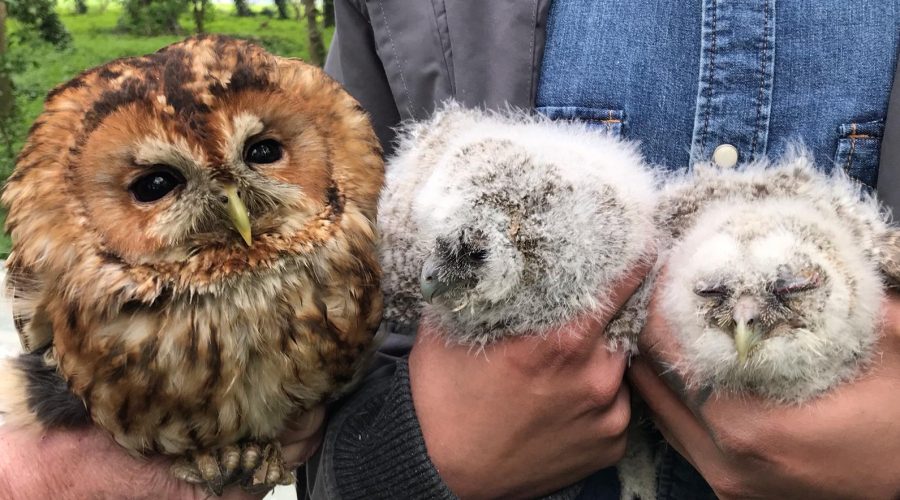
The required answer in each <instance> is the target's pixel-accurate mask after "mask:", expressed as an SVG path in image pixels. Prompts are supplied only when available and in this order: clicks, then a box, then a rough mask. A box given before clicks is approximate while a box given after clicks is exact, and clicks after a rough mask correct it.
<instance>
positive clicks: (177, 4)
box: [119, 0, 189, 35]
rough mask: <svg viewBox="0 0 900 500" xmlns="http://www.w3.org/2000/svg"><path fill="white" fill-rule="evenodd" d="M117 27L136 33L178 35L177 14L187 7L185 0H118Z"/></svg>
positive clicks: (180, 32)
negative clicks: (118, 16) (120, 10)
mask: <svg viewBox="0 0 900 500" xmlns="http://www.w3.org/2000/svg"><path fill="white" fill-rule="evenodd" d="M120 1H121V2H122V16H121V17H120V18H119V28H121V29H123V30H125V31H128V32H131V33H134V34H138V35H160V34H172V35H180V34H182V33H183V32H184V30H183V29H182V28H181V25H180V24H178V16H180V15H181V14H183V13H184V12H185V11H186V10H187V9H188V5H189V2H187V1H186V0H120Z"/></svg>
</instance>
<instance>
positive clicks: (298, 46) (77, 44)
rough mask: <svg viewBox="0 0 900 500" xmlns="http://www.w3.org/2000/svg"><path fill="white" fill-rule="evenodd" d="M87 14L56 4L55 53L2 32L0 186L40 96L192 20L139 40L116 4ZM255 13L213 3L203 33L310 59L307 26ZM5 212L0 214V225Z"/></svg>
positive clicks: (11, 25) (327, 31)
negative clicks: (9, 91) (5, 100)
mask: <svg viewBox="0 0 900 500" xmlns="http://www.w3.org/2000/svg"><path fill="white" fill-rule="evenodd" d="M87 3H88V13H87V14H81V15H79V14H75V5H74V3H73V1H72V0H68V1H60V2H59V3H58V5H57V9H56V11H57V13H58V14H59V16H60V19H61V20H62V23H63V24H64V25H65V27H66V29H67V30H68V31H69V33H71V35H72V42H71V44H70V45H69V47H67V48H64V49H59V48H57V47H55V46H53V45H51V44H49V43H45V42H39V41H34V40H30V41H28V42H27V43H26V42H22V41H20V40H19V38H20V37H19V36H18V35H21V34H22V33H20V30H22V29H23V28H22V26H21V25H20V23H19V22H17V21H16V20H15V19H8V20H7V22H6V28H7V32H8V35H9V40H10V43H9V49H8V51H9V52H8V57H7V59H8V61H9V67H10V68H11V71H10V73H11V76H12V80H13V84H14V86H15V89H14V92H13V93H14V95H15V99H16V107H17V108H18V110H17V115H16V116H15V118H14V119H13V120H12V121H11V123H10V126H9V128H8V129H7V130H6V131H4V130H0V147H2V149H3V151H2V154H0V182H4V181H5V180H6V178H7V177H8V176H9V173H10V172H11V171H12V168H13V164H14V161H13V159H14V157H15V154H17V152H18V150H19V149H21V147H22V143H23V141H24V139H25V135H26V133H27V131H28V127H29V126H30V125H31V123H32V122H33V121H34V119H35V118H36V117H37V116H38V114H40V112H41V109H42V106H43V101H44V96H45V95H46V94H47V92H48V91H49V90H50V89H52V88H53V87H54V86H56V85H57V84H59V83H62V82H65V81H67V80H69V79H70V78H72V77H73V76H75V75H77V74H78V73H80V72H81V71H83V70H84V69H87V68H90V67H93V66H96V65H99V64H102V63H104V62H106V61H109V60H111V59H115V58H118V57H125V56H133V55H141V54H146V53H149V52H153V51H155V50H157V49H159V48H160V47H163V46H165V45H168V44H170V43H173V42H176V41H178V40H180V39H182V38H184V37H186V36H190V35H191V34H193V30H194V22H193V18H192V17H191V15H190V12H188V13H186V14H185V15H183V16H182V17H181V18H180V25H181V26H182V27H183V32H182V33H181V34H179V35H161V36H137V35H133V34H129V33H126V32H123V30H121V29H120V28H118V26H117V24H118V20H119V17H120V16H121V14H122V8H121V5H120V4H119V3H118V2H115V1H111V2H101V3H104V4H106V9H105V10H104V11H102V12H101V11H100V5H99V4H98V3H96V2H91V1H88V2H87ZM249 3H250V4H251V8H252V9H253V11H254V13H255V15H254V16H252V17H238V16H236V15H235V11H234V4H233V3H232V2H214V3H212V4H211V5H210V6H209V7H208V8H211V9H212V15H211V16H209V18H208V20H207V22H206V26H205V31H206V32H207V33H221V34H226V35H231V36H235V37H240V38H247V39H251V40H255V41H256V42H258V43H260V44H261V45H263V46H265V47H266V48H267V49H268V50H270V51H271V52H273V53H275V54H278V55H282V56H288V57H299V58H302V59H308V55H309V48H308V42H307V29H306V22H305V20H304V19H303V18H302V17H301V18H300V19H297V18H296V12H295V11H293V10H291V18H290V19H278V18H277V16H276V15H275V7H274V6H273V5H272V2H269V1H260V0H257V1H250V2H249ZM333 31H334V30H333V28H323V36H324V39H325V46H326V47H327V46H328V44H329V43H330V41H331V36H332V34H333ZM2 219H5V212H4V211H2V210H0V222H2ZM8 252H9V240H8V238H7V236H6V234H5V233H2V234H0V257H4V256H5V255H6V254H7V253H8Z"/></svg>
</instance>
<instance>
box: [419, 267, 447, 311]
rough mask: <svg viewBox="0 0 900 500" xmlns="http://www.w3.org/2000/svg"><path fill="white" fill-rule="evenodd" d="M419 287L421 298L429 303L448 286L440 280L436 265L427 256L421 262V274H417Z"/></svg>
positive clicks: (445, 290) (443, 292)
mask: <svg viewBox="0 0 900 500" xmlns="http://www.w3.org/2000/svg"><path fill="white" fill-rule="evenodd" d="M419 288H420V289H421V290H422V298H423V299H425V301H426V302H428V303H429V304H430V303H431V302H432V301H433V300H434V299H435V298H437V297H440V296H441V295H443V294H445V293H446V292H447V290H448V289H449V288H450V287H449V286H447V284H446V283H444V282H443V281H441V280H440V278H439V276H438V272H437V265H435V263H434V260H433V259H432V258H431V257H429V258H427V259H426V260H425V263H424V264H422V274H421V275H420V276H419Z"/></svg>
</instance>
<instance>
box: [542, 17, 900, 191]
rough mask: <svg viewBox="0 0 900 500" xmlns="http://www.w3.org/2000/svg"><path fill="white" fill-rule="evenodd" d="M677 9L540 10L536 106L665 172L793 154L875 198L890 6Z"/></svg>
mask: <svg viewBox="0 0 900 500" xmlns="http://www.w3.org/2000/svg"><path fill="white" fill-rule="evenodd" d="M688 4H689V3H688V2H684V1H683V0H653V1H645V2H632V1H611V2H610V1H603V2H598V1H595V0H554V1H553V2H552V3H551V5H550V12H549V16H548V21H547V31H546V37H547V41H546V46H545V49H544V58H543V62H542V67H541V76H540V80H539V84H538V89H537V96H536V107H537V108H538V109H539V110H540V111H542V112H544V113H545V114H547V115H549V116H551V117H556V118H570V119H571V118H575V119H582V120H587V121H589V122H593V123H596V124H597V125H598V126H600V127H603V128H605V129H607V130H610V131H612V132H613V133H621V134H624V135H626V136H627V137H629V138H632V139H638V140H639V141H640V142H641V144H642V151H643V153H644V154H645V155H646V157H647V158H648V159H649V160H650V161H652V162H654V163H657V164H659V165H662V166H665V167H667V168H670V169H675V168H683V167H685V166H687V165H689V164H690V163H692V162H694V161H698V160H709V159H713V158H726V163H730V161H727V155H725V156H720V157H717V156H715V151H716V148H717V147H719V146H723V145H725V146H723V147H724V148H725V149H728V146H727V145H731V146H734V148H735V149H736V151H737V159H738V161H739V162H744V161H749V160H756V159H760V158H763V157H766V156H768V157H772V158H777V156H779V155H780V154H781V153H783V152H784V150H785V148H786V147H787V146H788V145H789V144H790V143H792V142H793V143H802V144H804V145H805V146H806V147H808V148H809V149H810V150H811V151H812V152H813V154H814V156H815V159H816V161H817V164H818V165H819V166H820V168H822V169H825V170H830V169H832V168H835V167H839V168H843V169H845V170H847V172H848V173H850V174H851V175H852V176H854V177H856V178H857V179H859V180H860V181H862V182H864V183H866V184H867V185H869V186H874V185H875V182H876V177H877V172H878V169H877V167H878V155H879V148H880V141H881V133H882V131H883V125H884V118H885V115H886V112H887V103H888V98H889V95H890V90H891V83H892V79H893V75H894V64H895V62H896V58H897V52H898V40H900V2H898V1H897V0H860V1H857V2H854V3H853V4H852V6H850V5H848V4H847V3H846V2H843V1H838V0H777V1H776V0H729V1H725V0H701V1H697V2H690V5H689V6H688ZM733 151H734V150H732V152H733ZM732 159H733V156H732Z"/></svg>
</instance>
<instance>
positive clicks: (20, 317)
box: [6, 255, 53, 353]
mask: <svg viewBox="0 0 900 500" xmlns="http://www.w3.org/2000/svg"><path fill="white" fill-rule="evenodd" d="M6 288H7V294H8V295H9V297H10V298H11V299H12V312H13V321H14V322H15V325H16V331H17V332H18V334H19V341H20V342H21V344H22V348H23V349H24V350H25V352H26V353H31V352H35V351H37V350H39V349H42V348H43V347H46V346H48V345H50V343H52V342H53V329H52V327H51V325H50V321H49V318H48V317H47V315H46V312H45V311H44V309H43V308H42V307H41V305H40V304H41V301H40V299H39V295H40V291H41V290H42V289H44V287H43V286H42V285H41V283H40V282H39V280H38V278H37V277H36V276H35V274H34V273H33V272H32V271H31V270H30V269H29V268H27V267H25V266H21V265H18V264H17V259H16V258H15V256H14V255H11V256H10V259H9V260H8V261H7V275H6Z"/></svg>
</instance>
